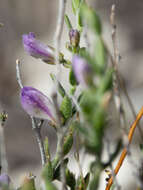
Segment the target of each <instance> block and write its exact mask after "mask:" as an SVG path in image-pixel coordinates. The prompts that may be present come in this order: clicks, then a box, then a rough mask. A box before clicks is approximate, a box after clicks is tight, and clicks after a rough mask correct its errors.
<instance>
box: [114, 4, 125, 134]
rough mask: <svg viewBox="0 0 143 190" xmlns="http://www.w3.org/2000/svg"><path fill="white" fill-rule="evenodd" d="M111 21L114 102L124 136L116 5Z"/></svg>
mask: <svg viewBox="0 0 143 190" xmlns="http://www.w3.org/2000/svg"><path fill="white" fill-rule="evenodd" d="M110 21H111V25H112V42H113V52H114V58H113V60H112V64H113V68H114V71H115V74H114V75H113V87H114V88H113V90H114V100H115V105H116V108H117V111H118V114H119V122H120V127H121V129H122V130H123V134H125V126H126V119H125V111H124V108H123V105H122V103H121V95H120V89H119V81H118V79H119V73H118V63H119V54H118V50H117V44H116V24H115V5H112V8H111V16H110Z"/></svg>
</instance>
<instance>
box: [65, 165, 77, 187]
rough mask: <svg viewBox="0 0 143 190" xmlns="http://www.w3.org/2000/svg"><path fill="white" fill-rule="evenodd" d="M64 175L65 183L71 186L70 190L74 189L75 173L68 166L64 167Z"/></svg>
mask: <svg viewBox="0 0 143 190" xmlns="http://www.w3.org/2000/svg"><path fill="white" fill-rule="evenodd" d="M65 175H66V184H67V185H68V186H69V187H70V188H71V190H74V189H75V185H76V180H75V175H74V174H73V173H72V172H71V171H70V170H69V169H68V168H66V171H65Z"/></svg>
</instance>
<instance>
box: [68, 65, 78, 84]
mask: <svg viewBox="0 0 143 190" xmlns="http://www.w3.org/2000/svg"><path fill="white" fill-rule="evenodd" d="M69 82H70V84H71V85H72V86H75V85H77V84H78V83H77V81H76V78H75V75H74V72H73V69H72V68H71V70H70V73H69Z"/></svg>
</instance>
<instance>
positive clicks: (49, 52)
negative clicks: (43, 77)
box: [22, 32, 54, 64]
mask: <svg viewBox="0 0 143 190" xmlns="http://www.w3.org/2000/svg"><path fill="white" fill-rule="evenodd" d="M22 39H23V45H24V49H25V51H27V52H28V54H30V55H31V56H33V57H35V58H40V59H42V60H43V61H45V62H46V63H49V64H54V49H53V48H52V47H50V46H48V45H45V44H43V43H42V42H40V41H39V40H36V37H35V34H34V33H33V32H30V33H29V34H24V35H23V36H22Z"/></svg>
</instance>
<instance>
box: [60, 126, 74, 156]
mask: <svg viewBox="0 0 143 190" xmlns="http://www.w3.org/2000/svg"><path fill="white" fill-rule="evenodd" d="M73 132H74V131H73V129H72V128H71V129H70V131H69V133H68V134H67V135H66V136H65V137H64V145H63V155H64V156H65V155H67V154H68V153H69V151H70V150H71V148H72V145H73Z"/></svg>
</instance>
